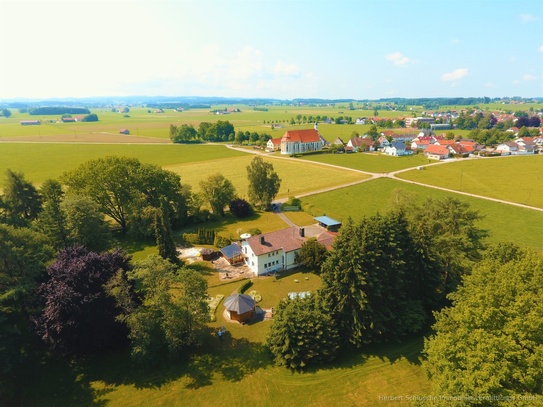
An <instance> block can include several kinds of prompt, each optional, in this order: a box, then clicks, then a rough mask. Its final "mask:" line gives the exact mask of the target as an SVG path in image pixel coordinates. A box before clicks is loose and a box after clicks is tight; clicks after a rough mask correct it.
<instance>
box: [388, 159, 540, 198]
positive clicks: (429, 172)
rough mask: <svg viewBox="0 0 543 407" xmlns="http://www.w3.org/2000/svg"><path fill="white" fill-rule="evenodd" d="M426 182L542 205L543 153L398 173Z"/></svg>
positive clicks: (465, 162) (408, 178)
mask: <svg viewBox="0 0 543 407" xmlns="http://www.w3.org/2000/svg"><path fill="white" fill-rule="evenodd" d="M397 176H398V178H402V179H407V180H411V181H416V182H423V183H425V184H430V185H436V186H440V187H443V188H448V189H453V190H457V191H462V192H469V193H472V194H476V195H483V196H488V197H491V198H496V199H502V200H506V201H511V202H516V203H520V204H525V205H530V206H536V207H538V208H543V155H541V154H536V155H531V156H509V157H492V158H485V159H472V160H459V161H458V162H454V163H447V164H441V165H431V166H428V167H425V168H424V171H416V170H415V171H407V172H402V173H401V174H398V175H397Z"/></svg>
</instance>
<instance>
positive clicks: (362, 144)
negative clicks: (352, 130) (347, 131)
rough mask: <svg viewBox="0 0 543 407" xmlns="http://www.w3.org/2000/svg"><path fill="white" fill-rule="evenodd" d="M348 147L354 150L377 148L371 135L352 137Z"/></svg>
mask: <svg viewBox="0 0 543 407" xmlns="http://www.w3.org/2000/svg"><path fill="white" fill-rule="evenodd" d="M347 148H350V149H351V150H352V151H354V152H357V151H373V150H375V148H374V146H373V140H372V139H371V137H352V138H351V139H350V140H349V141H348V142H347Z"/></svg>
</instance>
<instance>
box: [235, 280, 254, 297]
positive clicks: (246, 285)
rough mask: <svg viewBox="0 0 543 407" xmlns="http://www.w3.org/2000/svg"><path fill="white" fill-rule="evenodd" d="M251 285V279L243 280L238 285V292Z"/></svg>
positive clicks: (242, 291) (245, 289)
mask: <svg viewBox="0 0 543 407" xmlns="http://www.w3.org/2000/svg"><path fill="white" fill-rule="evenodd" d="M252 285H253V282H252V281H251V280H245V281H244V282H243V284H241V285H240V286H239V287H238V293H240V294H243V293H244V292H245V291H247V289H248V288H249V287H250V286H252Z"/></svg>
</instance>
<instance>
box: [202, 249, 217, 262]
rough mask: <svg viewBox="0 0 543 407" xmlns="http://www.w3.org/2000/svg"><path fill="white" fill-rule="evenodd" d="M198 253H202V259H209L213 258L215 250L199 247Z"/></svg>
mask: <svg viewBox="0 0 543 407" xmlns="http://www.w3.org/2000/svg"><path fill="white" fill-rule="evenodd" d="M200 254H201V255H202V260H206V261H211V260H213V259H214V258H215V250H213V249H208V248H204V249H200Z"/></svg>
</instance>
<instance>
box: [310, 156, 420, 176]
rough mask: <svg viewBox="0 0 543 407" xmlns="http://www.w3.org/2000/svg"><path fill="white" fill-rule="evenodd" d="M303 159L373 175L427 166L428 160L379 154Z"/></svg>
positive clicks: (417, 157) (418, 157)
mask: <svg viewBox="0 0 543 407" xmlns="http://www.w3.org/2000/svg"><path fill="white" fill-rule="evenodd" d="M303 159H304V160H307V161H314V162H319V163H326V164H333V165H339V166H341V167H346V168H352V169H354V170H360V171H366V172H373V173H388V172H393V171H399V170H403V169H406V168H413V167H417V166H420V165H423V164H428V159H427V158H426V157H424V156H423V155H418V154H415V155H410V156H405V157H391V156H388V155H385V154H380V153H350V154H321V155H307V156H304V157H303Z"/></svg>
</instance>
